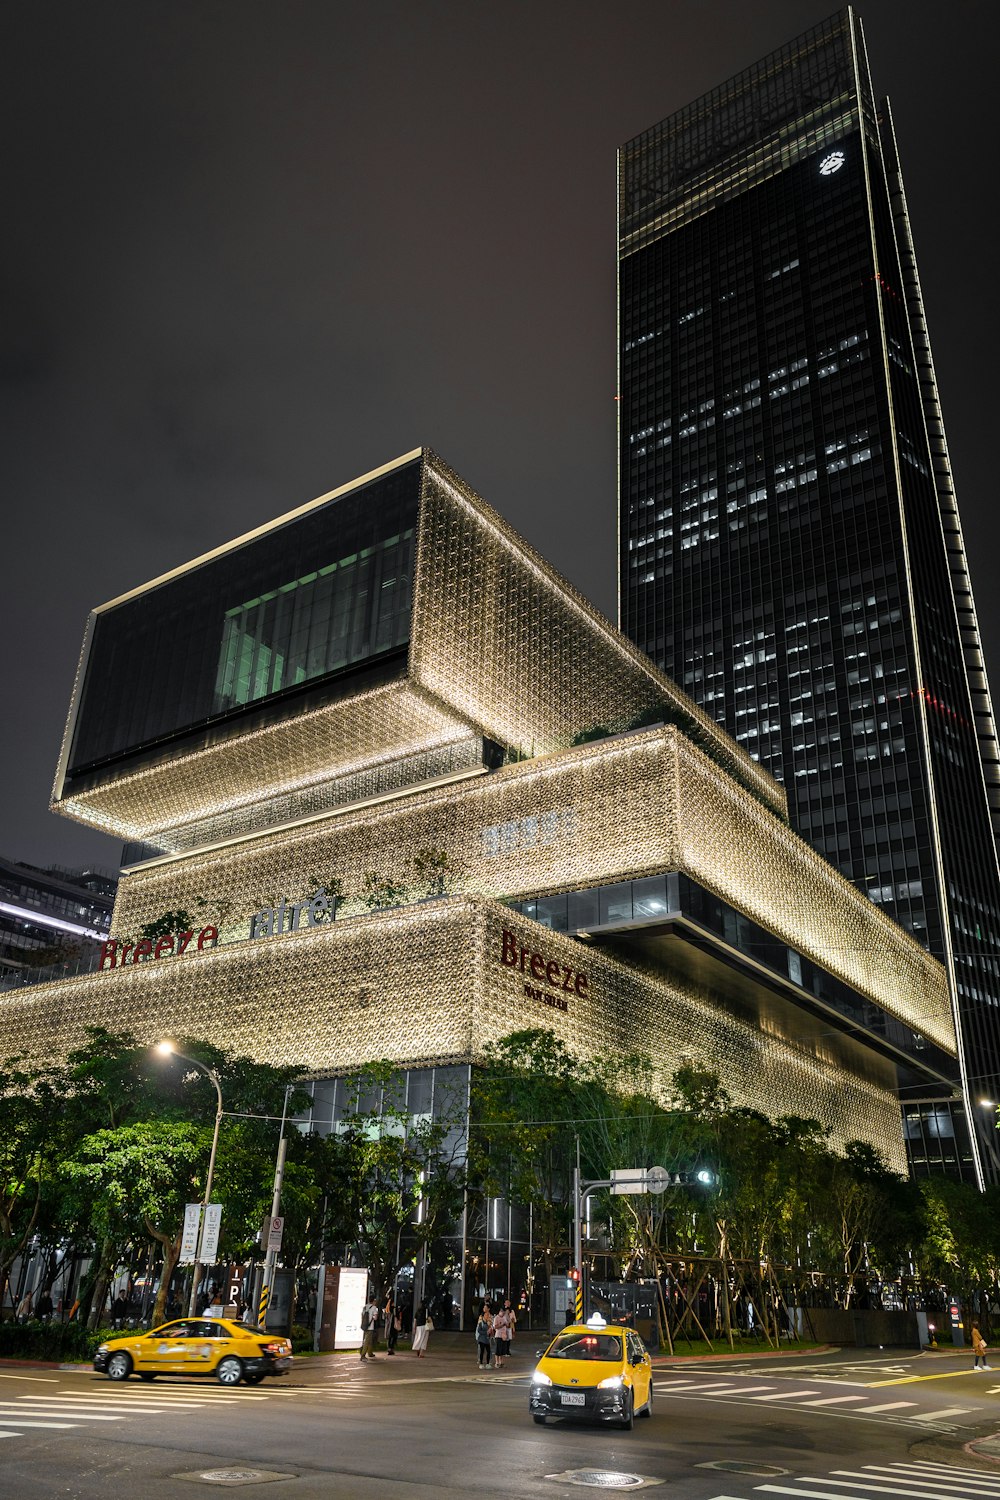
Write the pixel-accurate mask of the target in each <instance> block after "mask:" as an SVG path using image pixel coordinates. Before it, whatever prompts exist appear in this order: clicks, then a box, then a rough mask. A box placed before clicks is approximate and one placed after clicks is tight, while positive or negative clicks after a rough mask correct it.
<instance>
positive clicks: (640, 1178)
mask: <svg viewBox="0 0 1000 1500" xmlns="http://www.w3.org/2000/svg"><path fill="white" fill-rule="evenodd" d="M611 1191H612V1193H618V1194H629V1195H634V1194H637V1193H645V1192H646V1191H647V1188H646V1170H645V1168H644V1167H620V1168H619V1169H618V1170H617V1171H612V1173H611Z"/></svg>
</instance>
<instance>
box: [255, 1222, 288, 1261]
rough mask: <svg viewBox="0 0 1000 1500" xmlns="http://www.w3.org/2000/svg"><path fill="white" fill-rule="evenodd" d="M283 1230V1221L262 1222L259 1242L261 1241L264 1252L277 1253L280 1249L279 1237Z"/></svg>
mask: <svg viewBox="0 0 1000 1500" xmlns="http://www.w3.org/2000/svg"><path fill="white" fill-rule="evenodd" d="M284 1228H285V1221H284V1219H280V1218H275V1219H265V1220H264V1233H263V1234H262V1235H261V1240H262V1241H263V1244H264V1249H265V1251H267V1252H268V1253H270V1252H271V1251H272V1250H273V1251H275V1252H277V1251H278V1250H280V1249H281V1236H282V1232H283V1231H284Z"/></svg>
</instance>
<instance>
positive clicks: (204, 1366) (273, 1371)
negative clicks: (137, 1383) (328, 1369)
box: [94, 1318, 292, 1385]
mask: <svg viewBox="0 0 1000 1500" xmlns="http://www.w3.org/2000/svg"><path fill="white" fill-rule="evenodd" d="M291 1368H292V1346H291V1343H290V1342H289V1340H288V1339H285V1338H278V1337H276V1336H275V1335H274V1334H273V1333H265V1332H264V1330H263V1329H262V1328H254V1327H253V1326H252V1324H250V1323H237V1322H236V1321H235V1320H234V1319H232V1318H178V1319H177V1320H176V1321H175V1322H173V1323H163V1324H161V1325H160V1327H159V1328H151V1329H150V1330H149V1332H148V1333H139V1332H136V1333H130V1334H128V1335H127V1337H125V1338H120V1339H109V1340H108V1342H107V1343H106V1344H101V1345H100V1346H99V1347H98V1350H97V1353H96V1354H95V1355H94V1369H95V1370H97V1372H98V1373H99V1374H106V1375H107V1377H108V1379H109V1380H127V1379H128V1378H129V1376H130V1375H131V1374H132V1373H133V1372H134V1373H135V1374H136V1375H138V1377H139V1379H140V1380H155V1378H156V1376H157V1375H214V1376H215V1378H216V1380H218V1381H221V1383H222V1384H223V1385H239V1383H240V1381H241V1380H245V1381H246V1383H247V1385H257V1384H258V1383H259V1382H260V1381H261V1380H263V1379H264V1376H265V1375H286V1374H287V1373H288V1371H289V1370H290V1369H291Z"/></svg>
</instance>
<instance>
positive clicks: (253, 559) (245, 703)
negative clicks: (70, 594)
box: [53, 449, 786, 850]
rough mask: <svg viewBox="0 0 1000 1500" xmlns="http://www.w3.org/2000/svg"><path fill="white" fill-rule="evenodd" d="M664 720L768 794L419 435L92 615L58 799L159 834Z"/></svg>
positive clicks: (132, 834) (196, 842)
mask: <svg viewBox="0 0 1000 1500" xmlns="http://www.w3.org/2000/svg"><path fill="white" fill-rule="evenodd" d="M657 720H661V721H667V722H672V723H674V724H676V725H678V726H679V727H680V728H681V729H682V730H683V731H684V733H685V734H687V735H688V736H690V737H691V738H692V739H693V740H695V741H696V742H697V743H698V744H699V745H700V746H701V747H702V748H703V749H704V750H705V751H706V752H707V753H708V754H710V755H711V756H712V758H713V759H715V760H716V761H717V762H718V763H719V764H720V765H721V766H722V767H723V769H724V770H725V771H726V772H727V773H728V774H729V775H730V776H731V777H733V778H734V779H735V780H736V781H738V782H739V783H741V784H742V785H743V786H744V787H745V788H747V789H749V790H751V791H752V792H753V793H754V794H755V796H756V797H758V798H759V799H760V800H761V801H762V802H764V803H765V805H767V806H768V807H770V808H771V809H773V810H775V811H777V812H778V813H779V814H781V815H782V816H784V814H785V811H786V804H785V797H784V793H783V791H782V789H781V788H780V787H779V786H778V784H777V783H776V782H775V781H773V780H772V778H771V777H770V776H769V775H767V773H766V772H764V771H763V770H762V769H761V767H760V766H759V765H757V763H756V762H755V761H753V760H752V759H751V758H750V756H748V755H747V754H746V753H745V752H743V751H742V750H741V749H740V748H739V747H738V746H737V745H736V744H735V742H734V741H732V740H731V739H730V738H729V737H728V736H727V735H726V734H725V733H724V732H723V731H722V730H720V729H719V728H718V726H717V725H716V724H715V722H714V721H713V720H712V719H711V718H710V717H709V716H708V715H707V714H706V713H704V712H703V711H702V710H701V709H700V708H698V707H697V706H696V705H695V704H694V703H693V702H692V701H691V700H690V699H689V698H687V697H686V696H685V694H683V693H682V692H681V691H680V689H679V688H677V687H676V685H675V684H674V683H673V682H671V681H670V680H669V679H668V678H667V677H665V676H664V675H663V674H662V673H661V672H659V671H658V670H657V668H656V667H655V666H654V665H653V664H652V662H650V661H649V660H648V658H646V657H645V656H644V655H643V654H642V653H641V652H640V651H638V650H637V649H636V648H635V647H634V646H632V645H631V644H630V643H629V642H628V641H627V640H626V639H625V638H624V637H623V636H621V635H620V634H619V633H618V631H616V630H615V629H614V628H613V627H612V626H611V625H610V624H609V623H608V622H607V621H606V620H605V619H604V618H603V617H602V616H601V615H600V614H598V613H597V611H596V610H594V609H593V607H592V606H591V605H590V604H588V603H587V601H586V600H585V599H584V598H583V597H582V595H580V594H579V593H578V592H577V591H576V590H575V589H574V588H573V587H572V586H571V585H570V584H569V583H567V582H566V580H565V579H563V578H561V577H560V576H559V574H558V573H556V572H555V570H554V569H552V568H551V567H549V565H548V564H547V563H546V562H545V561H544V560H543V559H542V558H541V557H540V556H539V555H538V554H537V553H536V552H534V551H533V549H532V548H531V547H529V546H528V545H527V543H526V542H524V541H523V540H522V539H521V538H520V537H518V536H517V535H516V533H515V532H514V531H512V530H511V528H510V527H509V526H508V525H507V524H506V523H505V522H504V521H503V520H502V519H501V517H500V516H499V515H497V513H496V512H495V511H493V510H492V509H491V508H490V507H489V506H488V505H486V504H485V502H484V501H482V500H481V499H480V498H479V497H478V496H477V495H475V494H474V493H473V492H472V491H471V490H470V489H469V488H468V487H467V486H466V485H464V484H463V483H462V481H461V480H460V479H459V478H458V476H457V475H455V474H454V473H453V472H452V471H451V470H450V469H449V468H448V467H447V466H446V465H445V464H444V463H442V462H441V460H440V459H439V458H437V457H436V456H435V455H434V454H432V453H431V452H429V451H428V450H426V449H422V450H417V451H415V452H413V453H410V454H407V455H405V456H404V457H403V458H400V459H398V460H397V461H396V462H394V463H392V464H389V465H387V466H386V467H385V468H383V469H380V470H377V471H375V472H374V473H371V474H367V475H365V476H364V477H363V478H361V479H358V480H356V481H354V482H353V483H352V484H349V485H345V486H343V487H342V488H341V489H338V490H334V491H331V492H330V493H329V494H327V495H323V496H321V497H320V498H319V499H317V500H314V501H312V502H311V503H310V504H308V505H305V506H302V507H301V508H300V509H298V510H295V511H292V512H290V513H289V514H287V515H285V516H281V517H279V518H278V519H277V520H276V521H274V522H272V523H271V524H270V525H268V526H265V527H262V528H261V529H260V530H258V531H255V532H252V533H250V534H248V535H246V536H243V537H240V538H237V539H236V540H235V541H233V542H231V543H229V544H228V545H226V546H224V547H220V548H218V549H217V550H216V551H214V552H210V553H207V554H206V555H205V556H203V557H200V558H197V559H195V560H194V561H192V562H191V563H189V564H187V565H186V566H184V567H182V568H179V569H177V570H175V571H174V572H172V573H169V574H166V575H164V576H163V577H160V578H156V579H154V580H153V581H152V582H151V583H149V584H146V585H145V586H144V587H142V588H139V589H136V590H134V591H133V592H131V593H129V594H125V595H123V596H121V597H120V598H118V599H113V600H111V601H110V603H108V604H105V605H102V606H101V607H99V608H98V609H96V610H95V611H94V612H93V614H92V615H91V617H90V620H89V622H88V626H87V632H86V636H85V640H84V646H83V651H82V654H81V660H80V667H79V671H78V675H77V682H76V686H75V689H74V695H73V702H72V706H71V710H70V716H69V721H68V724H67V727H66V734H65V737H64V743H63V748H62V754H61V757H60V762H59V768H58V772H57V775H56V782H55V788H54V792H53V807H54V809H55V810H56V811H58V812H62V813H65V814H67V815H68V816H70V817H73V818H76V819H77V820H79V821H80V822H84V823H88V824H92V825H94V826H96V827H100V828H103V829H105V830H107V831H108V832H110V833H114V834H118V835H120V836H122V837H123V838H126V839H133V840H143V841H146V842H148V843H151V844H153V845H156V846H158V847H160V848H163V849H168V850H169V849H175V850H176V849H180V848H191V847H199V846H201V845H203V844H206V843H210V842H213V841H214V840H216V839H218V838H219V837H220V836H225V835H226V834H232V833H236V832H241V831H251V830H255V829H259V828H264V827H274V826H279V825H281V824H285V823H289V822H294V821H297V820H298V819H300V818H301V817H302V816H307V815H309V814H311V813H313V814H315V813H322V812H324V811H328V810H330V809H331V808H333V807H336V806H343V805H345V804H349V803H351V802H353V801H357V800H362V799H363V798H364V797H365V796H369V797H370V796H371V795H373V794H374V795H386V794H389V795H391V794H392V793H393V792H394V791H398V790H401V789H404V788H406V787H413V786H415V785H422V784H427V783H430V782H434V781H441V780H447V779H455V778H457V777H464V776H470V775H475V774H479V773H481V772H482V771H484V770H485V769H487V768H488V767H489V766H491V765H496V764H497V763H499V761H501V760H503V759H519V758H521V757H525V756H529V757H530V756H536V755H539V754H546V753H550V752H551V751H553V750H558V749H560V748H564V747H566V746H568V745H569V744H570V743H571V742H572V741H573V740H574V739H575V738H576V737H578V736H580V735H586V734H587V733H588V732H589V731H592V730H594V729H596V728H598V727H599V726H603V727H604V728H606V729H608V730H611V731H620V730H622V729H625V728H627V727H629V726H631V725H634V724H636V723H637V722H638V723H642V722H653V721H657Z"/></svg>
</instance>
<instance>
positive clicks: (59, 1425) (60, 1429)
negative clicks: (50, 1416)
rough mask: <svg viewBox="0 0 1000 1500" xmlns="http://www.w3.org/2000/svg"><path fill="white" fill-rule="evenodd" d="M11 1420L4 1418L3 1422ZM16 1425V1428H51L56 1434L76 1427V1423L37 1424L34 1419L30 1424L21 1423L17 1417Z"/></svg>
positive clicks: (10, 1419) (10, 1418) (11, 1419)
mask: <svg viewBox="0 0 1000 1500" xmlns="http://www.w3.org/2000/svg"><path fill="white" fill-rule="evenodd" d="M13 1420H14V1418H12V1417H5V1418H4V1421H5V1422H11V1421H13ZM17 1425H18V1427H51V1428H53V1429H54V1430H55V1431H57V1432H69V1431H70V1430H71V1429H72V1428H73V1427H75V1426H76V1423H75V1422H37V1421H35V1419H34V1418H32V1419H31V1421H30V1422H22V1421H21V1419H20V1417H18V1418H17Z"/></svg>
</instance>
